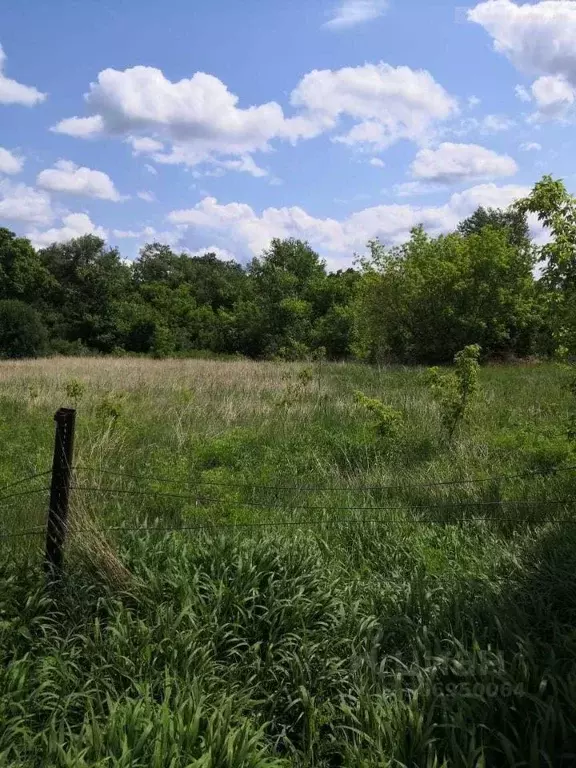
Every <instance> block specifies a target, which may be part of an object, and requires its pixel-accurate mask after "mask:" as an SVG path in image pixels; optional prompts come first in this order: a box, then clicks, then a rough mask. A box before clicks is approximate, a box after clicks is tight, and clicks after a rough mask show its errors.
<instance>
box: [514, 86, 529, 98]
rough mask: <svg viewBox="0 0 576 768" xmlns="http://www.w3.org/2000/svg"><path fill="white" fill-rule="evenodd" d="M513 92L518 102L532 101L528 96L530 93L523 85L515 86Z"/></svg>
mask: <svg viewBox="0 0 576 768" xmlns="http://www.w3.org/2000/svg"><path fill="white" fill-rule="evenodd" d="M514 92H515V94H516V98H518V99H520V101H524V102H529V101H532V96H531V95H530V92H529V91H528V89H527V88H525V87H524V86H523V85H517V86H516V88H515V89H514Z"/></svg>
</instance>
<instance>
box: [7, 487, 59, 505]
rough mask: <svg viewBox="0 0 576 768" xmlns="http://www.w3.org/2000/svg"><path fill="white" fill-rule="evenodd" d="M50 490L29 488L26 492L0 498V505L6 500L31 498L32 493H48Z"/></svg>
mask: <svg viewBox="0 0 576 768" xmlns="http://www.w3.org/2000/svg"><path fill="white" fill-rule="evenodd" d="M49 490H50V488H31V489H29V490H28V491H19V492H18V493H10V494H8V496H0V503H1V502H3V501H8V499H16V498H19V497H20V496H31V495H32V494H34V493H43V492H44V491H49Z"/></svg>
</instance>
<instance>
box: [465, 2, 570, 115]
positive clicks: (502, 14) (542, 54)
mask: <svg viewBox="0 0 576 768" xmlns="http://www.w3.org/2000/svg"><path fill="white" fill-rule="evenodd" d="M468 18H469V19H470V20H471V21H473V22H475V23H477V24H480V25H481V26H482V27H484V29H485V30H486V31H487V32H488V33H489V34H490V35H491V37H492V39H493V43H494V49H495V50H496V51H498V52H499V53H502V54H503V55H504V56H506V57H507V58H508V59H509V60H510V61H511V62H512V63H513V64H514V66H515V67H517V69H519V70H520V71H521V72H526V73H528V74H532V75H540V77H539V79H538V80H536V81H535V82H534V84H533V85H532V95H530V93H529V92H528V91H527V89H526V88H524V87H523V86H517V88H516V95H517V96H518V98H520V99H521V100H522V101H526V102H527V101H530V100H531V98H533V99H534V100H535V101H536V103H537V106H538V112H537V113H536V114H535V115H534V116H533V119H535V120H538V119H556V118H559V119H564V118H565V117H566V115H567V112H568V111H569V109H570V108H571V107H572V106H573V103H574V100H575V95H574V89H575V88H576V46H575V45H574V40H575V39H576V2H574V0H543V2H539V3H523V4H518V3H515V2H512V0H487V2H482V3H480V4H479V5H477V6H476V7H475V8H472V9H471V10H470V11H469V12H468Z"/></svg>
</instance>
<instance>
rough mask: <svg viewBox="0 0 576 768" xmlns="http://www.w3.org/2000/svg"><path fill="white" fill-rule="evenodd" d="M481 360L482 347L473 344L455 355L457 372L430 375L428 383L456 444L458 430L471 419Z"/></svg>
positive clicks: (431, 371) (430, 371)
mask: <svg viewBox="0 0 576 768" xmlns="http://www.w3.org/2000/svg"><path fill="white" fill-rule="evenodd" d="M479 357H480V347H479V346H478V344H470V345H469V346H467V347H464V349H462V350H461V351H460V352H458V353H457V354H456V355H455V357H454V363H455V365H456V368H455V370H454V371H452V372H450V373H443V372H441V371H440V369H439V368H437V367H434V368H429V369H428V370H427V372H426V382H427V383H428V384H429V386H430V388H431V390H432V394H433V396H434V398H435V399H436V401H437V402H438V404H439V406H440V410H441V418H442V423H443V425H444V427H445V428H446V430H447V432H448V439H449V440H452V438H453V436H454V432H455V431H456V429H457V428H458V426H459V425H460V424H462V423H463V422H464V421H465V420H466V419H467V418H468V416H469V415H470V409H471V407H472V404H473V401H474V395H475V394H476V392H477V390H478V373H479V371H480V365H479V363H478V358H479Z"/></svg>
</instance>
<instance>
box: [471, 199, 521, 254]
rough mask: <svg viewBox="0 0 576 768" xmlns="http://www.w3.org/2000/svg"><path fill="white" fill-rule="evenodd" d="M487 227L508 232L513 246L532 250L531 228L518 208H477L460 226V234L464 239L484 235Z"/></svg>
mask: <svg viewBox="0 0 576 768" xmlns="http://www.w3.org/2000/svg"><path fill="white" fill-rule="evenodd" d="M486 227H490V228H492V229H497V230H502V231H504V232H506V234H507V236H508V238H509V240H510V242H511V243H512V245H514V246H516V247H517V248H530V247H531V240H530V228H529V227H528V222H527V220H526V214H525V213H524V212H523V211H521V210H519V209H518V208H509V209H507V210H502V209H500V208H483V207H482V206H480V208H477V209H476V210H475V211H474V213H473V214H472V215H471V216H469V217H468V218H467V219H464V220H463V221H461V222H460V224H459V225H458V232H459V233H460V234H461V235H464V237H468V236H469V235H479V234H482V230H483V229H485V228H486Z"/></svg>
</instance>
